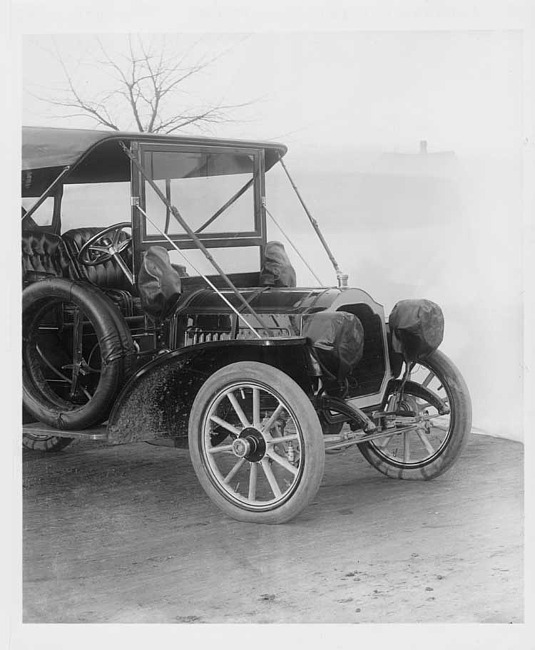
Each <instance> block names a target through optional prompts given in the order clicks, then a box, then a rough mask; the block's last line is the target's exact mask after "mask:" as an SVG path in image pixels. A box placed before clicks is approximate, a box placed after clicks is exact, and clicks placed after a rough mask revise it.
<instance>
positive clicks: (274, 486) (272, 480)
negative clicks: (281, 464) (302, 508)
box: [260, 458, 282, 497]
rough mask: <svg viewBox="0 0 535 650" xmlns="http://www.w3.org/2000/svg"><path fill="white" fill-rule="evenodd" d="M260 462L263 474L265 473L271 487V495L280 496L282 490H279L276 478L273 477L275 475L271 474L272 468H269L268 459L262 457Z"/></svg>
mask: <svg viewBox="0 0 535 650" xmlns="http://www.w3.org/2000/svg"><path fill="white" fill-rule="evenodd" d="M260 464H261V465H262V469H263V470H264V474H265V475H266V478H267V480H268V483H269V485H270V487H271V491H272V492H273V495H274V496H275V497H280V496H282V492H281V490H280V487H279V485H278V483H277V479H276V478H275V475H274V474H273V470H272V469H271V465H270V464H269V461H268V460H267V459H266V458H263V459H262V460H261V461H260Z"/></svg>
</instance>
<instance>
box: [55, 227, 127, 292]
mask: <svg viewBox="0 0 535 650" xmlns="http://www.w3.org/2000/svg"><path fill="white" fill-rule="evenodd" d="M102 230H103V228H99V227H97V228H73V229H72V230H68V231H67V232H65V233H63V241H64V242H65V245H66V247H67V250H68V252H69V254H70V256H71V257H72V259H73V276H74V277H77V278H80V279H86V280H89V282H92V283H93V284H96V285H97V286H99V287H101V288H102V289H121V290H124V291H130V292H131V291H132V285H131V284H130V282H129V280H128V278H127V277H126V275H125V274H124V272H123V270H122V269H121V267H120V266H119V265H118V264H117V262H116V261H115V260H114V259H113V258H112V259H110V260H108V261H107V262H104V263H103V264H98V265H97V266H84V265H83V264H80V262H79V261H78V253H79V252H80V250H81V249H82V246H84V244H86V243H87V242H88V241H89V240H90V239H91V237H94V236H95V235H96V234H98V233H99V232H101V231H102ZM122 235H124V238H125V239H126V237H127V235H126V233H123V234H122ZM121 256H122V257H123V259H124V260H125V262H126V263H127V264H128V266H129V267H130V268H132V251H131V249H130V248H127V249H126V250H125V251H123V252H122V253H121Z"/></svg>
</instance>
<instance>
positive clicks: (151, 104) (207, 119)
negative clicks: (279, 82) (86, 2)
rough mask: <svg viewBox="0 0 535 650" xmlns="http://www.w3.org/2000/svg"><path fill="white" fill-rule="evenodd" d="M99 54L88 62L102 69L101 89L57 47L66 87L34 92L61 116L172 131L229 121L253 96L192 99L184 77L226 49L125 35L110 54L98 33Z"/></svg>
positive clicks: (209, 63) (204, 67)
mask: <svg viewBox="0 0 535 650" xmlns="http://www.w3.org/2000/svg"><path fill="white" fill-rule="evenodd" d="M96 45H97V52H98V53H97V54H96V55H95V56H94V57H93V60H92V61H91V63H90V65H93V66H98V68H99V72H100V73H101V74H102V75H106V77H107V82H106V83H105V84H104V85H105V86H107V88H106V89H105V90H103V91H102V90H101V91H100V92H95V90H96V89H95V88H90V87H87V84H84V82H83V78H82V79H80V76H79V75H78V76H77V75H76V73H75V71H73V69H72V68H71V67H69V66H68V65H67V63H66V61H65V60H64V58H63V57H62V55H61V53H60V52H59V50H58V48H57V47H56V48H55V53H54V55H55V57H56V58H57V60H58V62H59V64H60V65H61V68H62V70H63V74H64V78H65V83H66V85H65V87H63V88H61V89H59V90H58V91H56V92H55V93H54V96H50V94H49V95H48V96H43V95H35V94H34V96H36V97H37V98H38V99H40V100H42V101H44V102H47V103H48V104H50V105H53V106H57V107H61V108H63V109H67V111H68V114H63V116H64V117H79V116H82V117H87V118H90V119H92V120H93V121H94V122H96V123H97V124H98V125H100V126H104V127H106V128H109V129H113V130H116V131H118V130H123V129H131V128H134V129H135V130H137V131H141V132H148V133H173V132H175V131H179V130H181V129H184V128H186V127H196V128H198V129H201V130H204V129H206V128H208V127H209V126H210V125H214V124H218V123H222V122H229V121H232V119H233V118H232V117H231V114H232V112H233V111H235V110H236V109H238V108H242V107H245V106H248V105H250V104H251V103H252V102H246V103H241V104H227V103H225V102H224V100H222V99H219V100H216V99H213V100H212V101H211V102H210V103H209V104H208V105H205V104H203V103H200V102H198V101H195V98H194V97H192V95H191V93H189V92H188V82H191V81H192V80H193V78H194V77H196V76H198V75H201V73H203V72H204V71H206V70H208V69H209V68H210V67H212V66H214V65H215V64H216V63H217V61H218V60H219V59H220V58H221V57H222V56H224V54H225V53H226V51H222V52H219V53H217V54H214V55H206V54H205V55H200V56H198V57H197V58H195V57H194V51H195V46H193V47H191V48H189V49H188V50H187V51H186V52H182V53H177V52H176V51H175V50H174V49H173V48H170V47H169V46H168V44H167V42H166V40H165V37H162V38H161V39H159V41H158V43H157V44H156V43H155V42H154V39H152V40H150V39H146V38H144V37H143V36H137V37H132V36H129V37H128V43H127V46H126V48H125V52H124V53H122V54H116V53H115V54H112V53H110V51H109V50H108V49H107V48H106V47H105V46H104V45H103V44H102V42H101V41H100V40H99V39H98V38H97V39H96Z"/></svg>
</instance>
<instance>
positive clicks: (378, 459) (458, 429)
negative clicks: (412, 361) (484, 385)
mask: <svg viewBox="0 0 535 650" xmlns="http://www.w3.org/2000/svg"><path fill="white" fill-rule="evenodd" d="M421 365H424V366H425V367H427V368H429V369H430V370H432V371H433V372H434V373H435V374H436V376H437V378H438V379H440V380H441V382H442V384H443V386H444V389H445V390H446V393H447V394H448V397H449V402H450V408H451V415H450V418H451V421H452V424H453V428H452V432H451V434H450V437H449V439H448V441H447V443H446V445H445V446H444V448H443V449H442V451H441V453H440V454H439V455H438V456H437V457H435V458H434V459H430V461H429V462H428V463H426V464H423V465H421V466H419V467H400V465H401V464H402V463H399V464H396V465H394V464H391V463H389V462H388V461H387V459H385V457H384V456H382V455H379V454H378V453H377V451H376V449H375V447H374V446H373V444H372V443H371V442H367V443H362V444H360V445H358V448H359V450H360V452H361V453H362V455H363V456H364V458H365V459H366V460H367V461H368V462H369V463H370V465H372V467H375V469H377V470H378V471H379V472H381V473H382V474H385V475H386V476H388V477H390V478H397V479H404V480H416V481H428V480H430V479H433V478H436V477H437V476H440V475H441V474H443V473H444V472H445V471H446V470H448V469H449V468H450V467H451V466H452V465H453V463H454V462H455V461H456V460H457V458H458V457H459V455H460V454H461V452H462V450H463V449H464V447H465V445H466V443H467V442H468V438H469V434H470V431H471V428H472V404H471V400H470V393H469V391H468V387H467V386H466V383H465V381H464V379H463V377H462V375H461V373H460V372H459V370H458V369H457V367H456V366H455V365H454V363H453V362H452V361H451V360H450V359H449V358H448V357H447V356H446V355H445V354H443V353H442V352H441V351H440V350H436V351H435V352H433V353H431V354H430V355H429V356H428V357H427V358H426V359H425V361H424V362H421Z"/></svg>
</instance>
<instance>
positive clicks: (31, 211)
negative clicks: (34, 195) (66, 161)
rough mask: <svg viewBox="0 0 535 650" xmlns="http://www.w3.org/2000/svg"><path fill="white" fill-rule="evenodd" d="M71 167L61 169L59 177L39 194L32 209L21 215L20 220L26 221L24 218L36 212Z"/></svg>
mask: <svg viewBox="0 0 535 650" xmlns="http://www.w3.org/2000/svg"><path fill="white" fill-rule="evenodd" d="M70 169H71V166H70V165H68V166H67V167H65V168H64V169H63V171H62V172H61V173H60V175H59V176H58V177H57V178H56V180H55V181H53V182H52V183H51V184H50V185H49V186H48V187H47V189H46V190H45V191H44V192H43V193H42V194H41V196H40V197H39V199H38V200H37V201H36V202H35V203H34V204H33V205H32V207H31V208H30V209H29V210H28V211H27V212H26V213H24V214H23V215H22V219H26V217H31V216H32V214H33V213H34V212H35V211H36V210H37V208H38V207H39V206H40V205H42V204H43V203H44V202H45V199H47V198H48V197H49V196H50V194H51V193H52V190H54V189H56V187H57V186H58V184H59V183H60V181H61V179H62V178H63V177H64V176H65V174H66V173H67V172H68V171H70Z"/></svg>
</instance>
